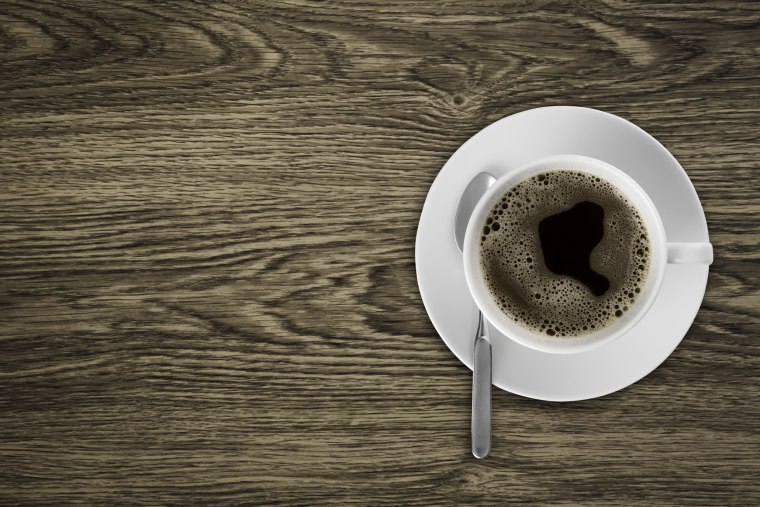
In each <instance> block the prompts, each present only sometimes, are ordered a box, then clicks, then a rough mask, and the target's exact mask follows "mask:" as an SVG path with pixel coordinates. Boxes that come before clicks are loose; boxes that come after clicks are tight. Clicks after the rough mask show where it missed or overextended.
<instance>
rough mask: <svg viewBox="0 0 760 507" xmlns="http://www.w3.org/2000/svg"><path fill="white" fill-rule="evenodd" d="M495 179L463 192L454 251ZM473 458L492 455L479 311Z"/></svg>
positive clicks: (486, 177)
mask: <svg viewBox="0 0 760 507" xmlns="http://www.w3.org/2000/svg"><path fill="white" fill-rule="evenodd" d="M495 181H496V178H495V177H494V176H493V175H491V174H489V173H486V172H483V173H480V174H478V175H477V176H475V177H474V178H473V179H472V181H470V183H469V184H468V185H467V188H465V189H464V192H462V197H461V198H460V199H459V206H458V207H457V214H456V218H455V219H454V238H455V239H456V242H457V248H459V251H460V252H462V251H463V249H464V234H465V232H466V231H467V223H468V222H469V221H470V215H472V212H473V210H474V209H475V205H476V204H478V201H480V198H481V197H482V196H483V194H484V193H485V191H486V190H488V187H490V186H491V185H493V183H494V182H495ZM470 431H471V433H472V455H473V456H475V457H476V458H485V457H486V456H488V454H489V453H490V452H491V338H490V337H489V336H488V326H487V323H486V321H485V319H483V314H482V313H481V312H480V310H478V328H477V330H476V332H475V344H474V352H473V360H472V425H471V430H470Z"/></svg>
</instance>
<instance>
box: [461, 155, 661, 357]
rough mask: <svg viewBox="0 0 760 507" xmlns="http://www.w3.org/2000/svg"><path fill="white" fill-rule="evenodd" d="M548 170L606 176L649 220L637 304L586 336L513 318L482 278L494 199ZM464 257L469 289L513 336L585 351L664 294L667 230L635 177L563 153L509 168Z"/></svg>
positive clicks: (486, 197)
mask: <svg viewBox="0 0 760 507" xmlns="http://www.w3.org/2000/svg"><path fill="white" fill-rule="evenodd" d="M549 170H576V171H583V172H590V173H592V174H595V175H597V176H601V177H603V178H605V179H606V180H608V181H609V182H610V183H612V184H613V185H615V186H616V187H617V188H618V189H619V190H621V192H622V193H623V194H624V195H625V196H626V197H627V198H628V199H629V200H631V202H632V203H633V204H634V206H635V207H636V208H637V210H638V211H639V214H640V215H641V216H642V218H643V219H644V223H645V226H646V227H647V232H648V234H649V237H650V249H651V253H652V256H651V258H650V268H649V273H648V276H647V280H646V282H645V283H644V284H643V290H642V293H641V295H640V296H639V300H638V301H636V303H635V307H633V308H631V310H635V311H629V312H627V315H626V318H625V319H623V320H621V321H620V322H619V323H617V324H613V325H610V326H605V327H604V328H602V329H601V330H599V331H598V332H596V333H590V334H587V335H583V336H581V337H561V338H560V337H557V338H551V337H549V336H546V335H542V334H538V333H536V332H533V331H531V330H529V329H527V328H525V327H523V326H521V325H520V324H517V323H515V322H514V321H512V320H511V319H510V318H509V317H508V316H507V315H506V314H505V313H504V312H502V311H501V309H500V308H499V307H498V305H496V303H495V302H494V301H493V299H492V296H491V294H490V291H489V290H488V288H487V287H485V284H484V283H483V282H482V276H481V274H480V262H479V254H478V247H479V244H480V242H479V241H478V239H479V238H480V229H481V225H480V224H481V223H482V222H483V221H484V220H485V218H486V217H485V215H486V214H487V213H488V212H489V211H490V209H491V206H492V205H493V202H494V200H495V199H498V198H500V197H501V195H503V194H504V193H505V192H506V191H508V189H509V188H511V187H513V186H515V185H516V184H518V183H520V182H521V181H524V180H525V179H527V178H529V177H531V176H534V175H536V174H539V173H541V172H545V171H549ZM463 260H464V268H465V278H466V281H467V286H468V288H469V290H470V293H471V295H472V297H473V299H474V300H475V303H476V304H477V306H478V308H479V309H480V311H481V312H483V316H484V317H485V318H486V319H487V320H488V322H489V323H490V324H491V325H492V326H494V327H495V328H496V329H498V330H499V331H500V332H501V333H502V334H504V335H505V336H506V337H508V338H510V339H511V340H513V341H515V342H517V343H520V344H522V345H524V346H526V347H529V348H532V349H535V350H539V351H542V352H549V353H557V354H569V353H578V352H584V351H588V350H591V349H594V348H596V347H599V346H601V345H604V344H605V343H609V342H611V341H613V340H615V339H617V338H619V337H620V336H622V335H623V334H625V333H626V332H627V331H629V330H630V329H631V328H632V327H634V326H635V325H636V324H637V323H638V322H639V321H640V320H641V318H642V317H643V316H644V315H645V314H646V312H647V311H648V310H649V308H650V307H651V306H652V303H653V302H654V299H655V298H656V296H657V294H658V293H659V290H660V287H661V285H662V281H663V278H664V275H665V265H666V263H667V243H666V238H665V229H664V226H663V224H662V220H661V218H660V215H659V213H658V212H657V208H656V207H655V205H654V203H653V202H652V200H651V198H649V196H648V195H647V194H646V192H645V191H644V190H643V189H642V188H641V186H640V185H639V184H638V183H636V181H635V180H633V178H631V177H630V176H628V175H627V174H625V173H624V172H623V171H621V170H620V169H618V168H616V167H614V166H613V165H611V164H609V163H607V162H604V161H602V160H598V159H595V158H592V157H588V156H584V155H575V154H562V155H552V156H548V157H543V158H540V159H537V160H534V161H531V162H528V163H526V164H524V165H522V166H520V167H518V168H516V169H514V170H510V171H507V172H506V173H505V174H504V175H503V176H501V177H500V178H498V179H497V180H496V182H494V184H493V185H492V186H491V187H490V188H489V189H488V190H487V191H486V192H485V193H484V194H483V196H482V197H481V198H480V200H479V201H478V204H477V205H476V206H475V209H474V210H473V213H472V215H471V216H470V220H469V222H468V225H467V231H466V233H465V239H464V248H463Z"/></svg>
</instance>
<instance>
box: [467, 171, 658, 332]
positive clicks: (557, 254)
mask: <svg viewBox="0 0 760 507" xmlns="http://www.w3.org/2000/svg"><path fill="white" fill-rule="evenodd" d="M482 228H483V229H482V230H483V233H482V235H481V242H480V269H481V274H482V276H483V280H484V282H485V285H486V286H487V287H488V290H489V292H490V293H491V295H492V297H493V300H494V302H495V303H496V304H497V305H498V306H499V308H501V310H502V311H503V312H504V313H505V314H506V315H508V316H509V317H510V318H511V319H513V320H516V321H518V320H519V323H520V325H522V326H524V327H526V328H528V329H530V330H532V331H534V332H538V333H542V334H545V335H547V336H552V337H563V336H567V337H571V336H582V335H585V334H588V333H593V332H596V331H597V330H599V329H602V328H604V327H606V326H608V325H610V324H611V323H613V322H615V321H616V320H619V319H620V318H624V317H625V315H626V314H627V313H629V312H630V310H631V309H633V308H635V307H636V303H637V301H638V298H639V295H640V293H641V286H642V282H643V281H645V280H646V279H647V276H648V272H649V266H650V262H651V261H650V249H649V236H648V232H647V230H646V226H645V225H644V222H643V220H642V218H641V216H640V214H639V212H638V210H637V209H636V208H635V206H634V205H633V204H632V203H631V202H630V201H629V200H628V199H627V198H626V197H625V196H624V195H623V194H622V192H621V191H620V190H619V189H618V188H617V187H615V186H614V185H613V184H612V183H610V182H608V181H606V180H604V179H603V178H599V177H597V176H594V175H592V174H589V173H586V172H583V171H580V170H551V171H547V172H544V173H541V174H538V175H536V176H532V177H530V178H528V179H525V180H523V181H521V182H519V183H518V184H517V185H515V186H514V187H512V188H510V189H509V190H508V191H507V192H505V193H504V194H503V195H502V196H500V197H499V198H498V199H496V200H495V201H494V204H493V205H492V207H491V209H490V212H489V214H488V216H487V218H486V219H485V221H484V222H483V224H482Z"/></svg>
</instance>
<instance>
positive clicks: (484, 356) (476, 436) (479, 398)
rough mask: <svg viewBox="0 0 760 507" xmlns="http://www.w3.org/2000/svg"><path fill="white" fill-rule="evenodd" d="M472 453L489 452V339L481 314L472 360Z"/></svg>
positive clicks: (479, 456) (486, 454)
mask: <svg viewBox="0 0 760 507" xmlns="http://www.w3.org/2000/svg"><path fill="white" fill-rule="evenodd" d="M471 432H472V455H473V456H475V457H476V458H485V457H486V456H488V454H489V453H490V452H491V340H490V338H489V337H488V330H487V328H486V326H485V322H484V319H483V314H482V313H480V315H479V316H478V331H477V335H476V337H475V351H474V355H473V362H472V427H471Z"/></svg>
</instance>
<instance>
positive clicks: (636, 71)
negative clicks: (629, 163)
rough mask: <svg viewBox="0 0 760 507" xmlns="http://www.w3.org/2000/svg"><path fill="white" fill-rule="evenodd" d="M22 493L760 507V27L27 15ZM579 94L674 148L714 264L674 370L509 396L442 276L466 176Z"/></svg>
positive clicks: (17, 444) (9, 179) (549, 15)
mask: <svg viewBox="0 0 760 507" xmlns="http://www.w3.org/2000/svg"><path fill="white" fill-rule="evenodd" d="M0 48H2V50H1V51H0V76H2V79H0V183H1V185H0V187H1V188H0V240H1V241H0V245H1V246H0V329H2V334H1V335H0V417H1V423H0V502H1V503H3V504H15V505H20V504H27V505H35V504H37V505H43V504H44V505H62V504H77V503H80V504H88V505H113V504H140V505H143V504H144V505H148V504H190V505H193V504H213V505H222V504H250V505H280V504H297V505H314V504H316V505H331V504H335V505H353V504H370V505H397V504H404V505H430V504H456V505H472V504H494V505H496V504H498V505H504V504H528V503H536V504H544V505H546V504H552V505H579V504H581V505H605V506H607V505H629V506H630V505H698V504H699V505H703V504H704V505H708V504H711V505H742V506H747V505H758V504H760V483H759V482H758V476H760V459H759V458H758V455H759V454H760V389H759V388H760V373H759V371H760V343H759V342H758V334H759V332H760V319H759V317H760V311H759V310H758V308H759V307H760V293H759V292H758V289H759V288H760V287H759V286H758V279H759V278H760V265H759V262H760V259H759V258H758V253H757V245H758V242H759V241H760V230H758V222H757V214H758V213H759V212H760V197H759V196H760V183H758V181H760V177H759V176H760V173H759V172H758V162H757V161H758V160H760V148H758V129H757V118H758V115H759V114H760V101H759V99H760V63H759V62H760V58H759V57H760V4H758V3H752V2H746V3H735V2H720V3H718V2H713V3H699V4H696V3H695V4H687V3H681V2H679V3H675V2H674V3H670V2H658V3H651V4H643V3H638V2H637V3H629V2H622V1H615V0H611V1H607V2H573V3H567V2H496V1H491V0H478V1H467V2H411V1H387V2H386V1H384V2H377V3H371V2H366V1H357V2H348V1H340V2H329V3H323V2H313V1H305V0H303V1H302V0H290V1H288V2H248V1H238V0H230V1H220V2H200V1H198V2H194V1H166V2H138V1H135V2H123V1H105V2H103V1H94V0H93V1H84V0H83V1H76V2H74V1H56V2H53V1H48V0H35V1H21V0H18V1H2V2H0ZM554 104H573V105H582V106H590V107H595V108H599V109H603V110H606V111H609V112H612V113H615V114H619V115H621V116H623V117H625V118H628V119H630V120H632V121H634V122H635V123H637V124H638V125H640V126H641V127H643V128H644V129H646V130H647V131H649V132H650V133H651V134H653V135H654V136H655V137H657V138H658V139H659V140H660V141H661V142H663V144H664V145H665V146H666V147H668V148H669V149H670V150H671V151H672V153H673V154H674V155H675V156H676V157H677V158H678V159H679V161H680V162H681V163H682V165H683V166H684V167H685V168H686V170H687V172H688V173H689V175H690V177H691V178H692V180H693V182H694V184H695V186H696V188H697V191H698V193H699V195H700V197H701V199H702V202H703V204H704V206H705V210H706V214H707V219H708V223H709V225H710V231H711V239H712V241H713V243H714V245H715V248H716V259H715V264H714V265H713V269H712V271H711V274H710V279H709V283H708V291H707V295H706V298H705V302H704V306H703V308H702V310H701V311H700V314H699V315H698V317H697V320H696V322H695V323H694V325H693V326H692V329H691V330H690V332H689V334H688V336H687V337H686V338H685V340H684V341H683V343H682V344H681V346H680V347H679V348H678V349H677V350H676V352H675V353H674V354H673V355H672V356H671V357H670V358H669V359H668V360H667V362H666V363H665V364H664V365H663V366H662V367H660V368H659V369H658V370H656V371H655V372H654V373H652V374H651V375H649V376H648V377H647V378H645V379H644V380H642V381H641V382H639V383H637V384H635V385H634V386H632V387H630V388H628V389H625V390H623V391H621V392H618V393H616V394H613V395H610V396H607V397H605V398H602V399H597V400H590V401H585V402H579V403H571V404H552V403H542V402H537V401H531V400H527V399H521V398H519V397H516V396H513V395H510V394H508V393H505V392H501V391H499V392H496V393H495V394H494V400H493V403H494V454H493V456H492V457H491V458H489V459H488V460H486V461H482V462H476V461H475V460H474V459H472V458H471V456H470V455H469V396H470V375H469V371H468V370H467V369H466V368H465V367H464V366H462V365H461V364H459V363H458V361H457V360H456V359H455V358H454V356H453V355H452V354H451V353H450V352H449V351H448V350H447V349H446V347H445V346H444V344H443V343H442V342H441V340H440V339H439V338H438V337H437V335H436V333H435V331H434V329H433V328H432V326H431V325H430V323H429V321H428V319H427V316H426V314H425V311H424V308H423V305H422V302H421V301H420V298H419V294H418V292H417V287H416V281H415V274H414V236H415V231H416V223H417V220H418V218H419V213H420V210H421V208H422V204H423V201H424V198H425V195H426V192H427V189H428V187H429V185H430V183H431V182H432V180H433V178H434V177H435V175H436V173H437V171H438V170H439V169H440V167H441V166H442V165H443V164H444V162H445V161H446V160H447V158H448V157H449V156H450V155H451V153H453V152H454V151H455V150H456V148H457V147H458V146H459V145H460V144H461V143H463V142H464V141H465V140H466V139H468V138H469V137H470V136H471V135H473V134H474V133H475V132H477V131H478V130H480V129H481V128H483V127H484V126H485V125H487V124H489V123H491V122H492V121H495V120H497V119H498V118H501V117H503V116H506V115H509V114H512V113H515V112H518V111H522V110H525V109H529V108H531V107H537V106H545V105H554Z"/></svg>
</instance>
